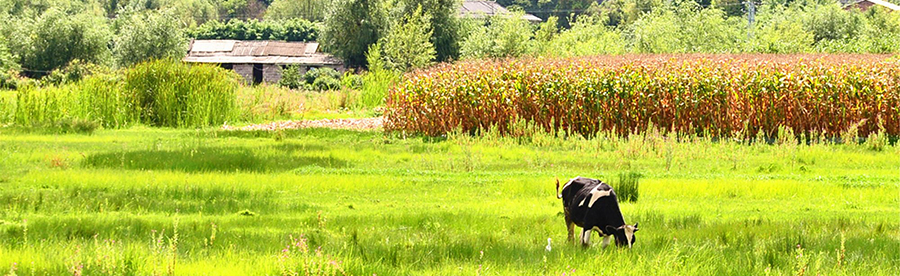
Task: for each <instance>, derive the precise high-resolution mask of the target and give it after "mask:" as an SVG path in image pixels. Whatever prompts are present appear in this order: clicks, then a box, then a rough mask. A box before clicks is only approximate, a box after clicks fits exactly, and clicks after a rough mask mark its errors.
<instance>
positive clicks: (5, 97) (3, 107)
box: [0, 91, 16, 125]
mask: <svg viewBox="0 0 900 276" xmlns="http://www.w3.org/2000/svg"><path fill="white" fill-rule="evenodd" d="M15 115H16V93H15V92H13V91H0V125H3V124H9V123H12V122H13V120H15V117H16V116H15Z"/></svg>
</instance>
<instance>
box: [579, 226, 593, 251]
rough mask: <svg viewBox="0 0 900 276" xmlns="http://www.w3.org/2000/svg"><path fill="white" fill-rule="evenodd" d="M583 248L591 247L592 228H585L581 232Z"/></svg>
mask: <svg viewBox="0 0 900 276" xmlns="http://www.w3.org/2000/svg"><path fill="white" fill-rule="evenodd" d="M581 246H583V247H588V246H591V228H587V227H585V228H583V229H582V230H581Z"/></svg>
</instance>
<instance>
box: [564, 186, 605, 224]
mask: <svg viewBox="0 0 900 276" xmlns="http://www.w3.org/2000/svg"><path fill="white" fill-rule="evenodd" d="M570 182H571V183H567V186H566V187H565V188H564V189H563V192H564V193H563V194H564V196H563V206H564V208H565V211H566V215H567V216H569V219H571V220H572V222H574V223H575V225H578V226H582V227H583V226H584V220H585V216H586V215H587V214H588V209H589V207H591V206H589V205H592V204H591V203H592V202H591V200H592V199H594V198H597V197H595V196H596V195H597V193H596V192H595V193H594V194H592V193H591V192H592V191H609V193H610V194H612V187H610V186H609V185H606V184H605V183H603V182H601V181H600V180H597V179H592V178H584V177H577V178H574V179H572V180H570ZM566 188H568V189H570V190H568V191H566ZM613 197H614V195H613ZM593 203H594V204H596V202H593Z"/></svg>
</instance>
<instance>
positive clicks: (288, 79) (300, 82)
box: [278, 65, 306, 89]
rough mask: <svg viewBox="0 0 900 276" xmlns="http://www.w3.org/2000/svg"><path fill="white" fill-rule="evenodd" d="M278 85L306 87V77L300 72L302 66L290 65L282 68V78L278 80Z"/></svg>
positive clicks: (293, 87)
mask: <svg viewBox="0 0 900 276" xmlns="http://www.w3.org/2000/svg"><path fill="white" fill-rule="evenodd" d="M278 85H280V86H282V87H287V88H290V89H297V88H302V87H304V86H305V85H306V78H304V76H303V74H301V73H300V66H298V65H288V66H287V67H285V68H284V70H281V79H279V80H278Z"/></svg>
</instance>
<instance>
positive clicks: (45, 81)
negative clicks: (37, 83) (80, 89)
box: [41, 59, 107, 85]
mask: <svg viewBox="0 0 900 276" xmlns="http://www.w3.org/2000/svg"><path fill="white" fill-rule="evenodd" d="M106 71H107V69H106V67H103V66H100V65H97V64H94V63H87V62H84V61H82V60H80V59H75V60H72V62H69V64H68V65H66V67H63V68H58V69H54V70H53V71H50V74H49V75H46V76H44V77H43V78H41V84H42V85H61V84H66V83H70V82H77V81H79V80H81V79H84V78H85V77H87V76H90V75H93V74H96V73H103V72H106Z"/></svg>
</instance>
